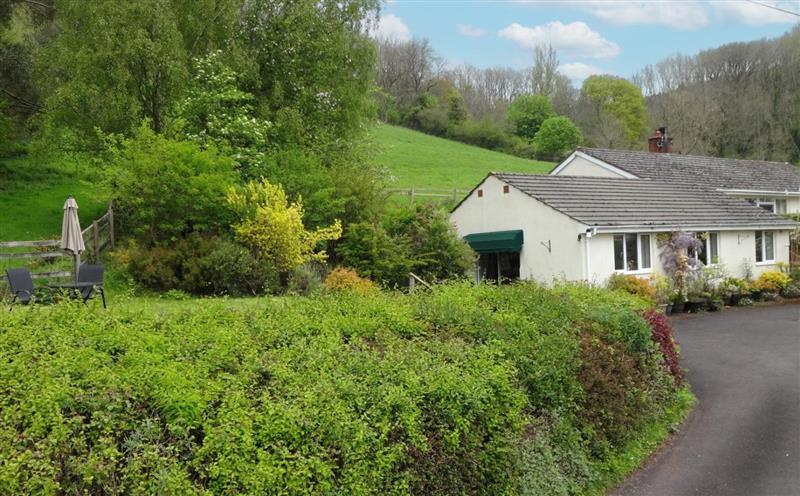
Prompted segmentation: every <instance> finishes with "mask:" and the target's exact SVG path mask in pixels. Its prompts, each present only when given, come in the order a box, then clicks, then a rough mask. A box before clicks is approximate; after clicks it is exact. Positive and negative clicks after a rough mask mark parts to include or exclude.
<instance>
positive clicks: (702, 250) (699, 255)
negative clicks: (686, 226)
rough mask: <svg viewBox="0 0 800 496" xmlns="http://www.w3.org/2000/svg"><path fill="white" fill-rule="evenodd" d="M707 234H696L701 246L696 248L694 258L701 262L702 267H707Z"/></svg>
mask: <svg viewBox="0 0 800 496" xmlns="http://www.w3.org/2000/svg"><path fill="white" fill-rule="evenodd" d="M707 238H708V233H697V239H699V240H700V241H701V243H702V244H701V245H700V246H699V247H698V248H697V251H696V252H695V254H694V257H695V258H696V259H698V260H699V261H701V262H703V265H708V256H707V255H708V253H707V250H706V243H708V240H707Z"/></svg>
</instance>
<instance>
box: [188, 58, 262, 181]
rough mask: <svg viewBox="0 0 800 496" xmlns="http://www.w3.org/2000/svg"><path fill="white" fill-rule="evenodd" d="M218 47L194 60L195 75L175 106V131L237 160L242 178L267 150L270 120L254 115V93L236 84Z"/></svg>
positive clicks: (250, 174) (256, 166)
mask: <svg viewBox="0 0 800 496" xmlns="http://www.w3.org/2000/svg"><path fill="white" fill-rule="evenodd" d="M223 60H224V54H223V52H221V51H219V50H217V51H214V52H212V53H210V54H209V55H208V56H206V57H202V58H199V59H196V60H195V61H194V72H195V75H194V77H193V78H192V81H191V83H190V84H189V89H188V91H187V96H186V98H185V99H184V100H183V101H182V102H180V103H179V104H178V106H177V111H176V117H177V122H176V123H175V128H176V129H175V131H176V133H177V134H178V135H180V136H181V137H183V138H185V139H189V140H191V141H194V142H196V143H198V144H200V145H202V146H204V147H208V146H214V147H216V148H217V149H218V150H220V151H222V152H223V153H225V154H227V155H228V156H230V157H232V158H233V159H234V160H236V162H237V164H238V166H239V170H240V173H241V175H242V177H243V178H244V179H250V178H253V177H254V174H255V173H257V171H258V169H259V165H261V163H262V162H263V161H264V158H265V155H266V153H267V152H268V150H269V138H270V136H269V133H270V130H271V127H272V125H271V123H270V122H269V121H267V120H264V119H262V118H259V117H258V116H257V115H256V111H255V105H256V98H255V95H253V94H251V93H248V92H246V91H242V90H241V89H240V88H239V81H238V80H239V75H238V74H237V73H236V72H234V71H233V69H231V68H230V67H228V66H227V65H226V64H225V63H224V62H223Z"/></svg>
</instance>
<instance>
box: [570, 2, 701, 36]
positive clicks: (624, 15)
mask: <svg viewBox="0 0 800 496" xmlns="http://www.w3.org/2000/svg"><path fill="white" fill-rule="evenodd" d="M579 5H583V6H584V7H585V8H586V10H588V11H589V12H591V13H592V14H594V15H595V16H596V17H597V18H599V19H602V20H604V21H607V22H610V23H612V24H618V25H623V26H625V25H634V24H645V25H660V26H667V27H670V28H673V29H682V30H689V29H697V28H701V27H703V26H705V25H707V24H708V22H709V20H708V11H707V9H706V7H705V5H703V4H702V3H700V2H696V1H689V2H622V1H614V0H611V1H586V2H580V3H579Z"/></svg>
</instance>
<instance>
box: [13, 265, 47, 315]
mask: <svg viewBox="0 0 800 496" xmlns="http://www.w3.org/2000/svg"><path fill="white" fill-rule="evenodd" d="M6 277H7V278H8V286H9V288H10V289H11V294H13V295H14V297H13V298H12V299H11V306H10V307H9V308H8V310H9V311H11V310H12V309H13V308H14V303H15V302H19V304H20V305H28V304H29V303H31V302H35V301H36V299H37V297H36V289H34V287H33V278H32V277H31V272H30V271H29V270H28V269H25V268H21V269H6ZM39 289H40V290H45V291H46V290H47V288H39Z"/></svg>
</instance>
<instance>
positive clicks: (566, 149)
mask: <svg viewBox="0 0 800 496" xmlns="http://www.w3.org/2000/svg"><path fill="white" fill-rule="evenodd" d="M582 140H583V136H582V135H581V131H580V129H578V126H576V125H575V124H574V123H573V122H572V121H571V120H570V119H569V118H568V117H563V116H559V117H550V118H549V119H547V120H546V121H544V122H543V123H542V127H540V128H539V131H538V132H537V133H536V136H534V138H533V147H534V149H535V150H536V154H537V156H539V157H540V158H543V159H548V160H560V159H562V158H564V157H565V156H566V155H567V154H568V153H570V152H571V151H572V150H574V149H575V147H576V146H578V145H580V144H581V141H582Z"/></svg>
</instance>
